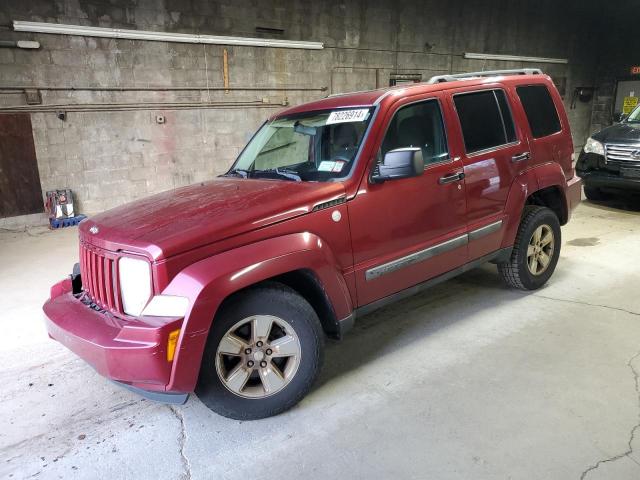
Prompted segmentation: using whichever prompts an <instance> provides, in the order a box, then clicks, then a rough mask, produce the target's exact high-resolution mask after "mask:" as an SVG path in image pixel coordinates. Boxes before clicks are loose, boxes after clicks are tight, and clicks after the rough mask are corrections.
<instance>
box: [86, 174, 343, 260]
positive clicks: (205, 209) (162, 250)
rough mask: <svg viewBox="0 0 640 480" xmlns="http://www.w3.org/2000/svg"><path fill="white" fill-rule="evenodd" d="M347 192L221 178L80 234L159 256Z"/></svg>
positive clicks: (101, 218) (118, 212)
mask: <svg viewBox="0 0 640 480" xmlns="http://www.w3.org/2000/svg"><path fill="white" fill-rule="evenodd" d="M344 194H345V191H344V187H343V186H342V184H341V183H316V182H291V181H283V180H262V179H260V180H257V179H241V178H217V179H215V180H212V181H209V182H206V183H200V184H197V185H190V186H188V187H182V188H178V189H175V190H169V191H166V192H163V193H160V194H157V195H153V196H151V197H147V198H144V199H141V200H136V201H134V202H131V203H127V204H125V205H122V206H120V207H117V208H114V209H112V210H108V211H106V212H104V213H101V214H99V215H96V216H94V217H92V218H90V219H88V220H85V221H83V222H82V223H81V224H80V236H81V238H82V239H83V240H84V241H85V242H87V243H90V244H92V245H95V246H97V247H100V248H104V249H107V250H111V251H117V250H131V251H140V252H144V253H146V254H148V255H149V256H151V257H152V258H153V259H154V260H158V259H161V258H167V257H170V256H172V255H175V254H178V253H181V252H183V251H186V250H191V249H194V248H198V247H201V246H203V245H207V244H210V243H213V242H216V241H219V240H223V239H225V238H228V237H231V236H234V235H238V234H241V233H245V232H248V231H251V230H255V229H258V228H261V227H265V226H267V225H270V224H273V223H276V222H281V221H283V220H287V219H289V218H293V217H296V216H299V215H304V214H305V213H308V212H310V211H311V210H312V209H313V207H314V206H315V205H317V204H318V203H322V202H325V201H328V200H332V199H334V198H337V197H340V196H343V195H344ZM93 227H96V228H93ZM96 230H97V231H96Z"/></svg>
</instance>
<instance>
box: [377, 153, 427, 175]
mask: <svg viewBox="0 0 640 480" xmlns="http://www.w3.org/2000/svg"><path fill="white" fill-rule="evenodd" d="M423 172H424V160H423V159H422V150H421V149H420V148H417V147H406V148H396V149H395V150H390V151H388V152H387V153H386V155H385V156H384V160H383V161H382V163H381V164H380V165H378V172H377V173H375V174H373V175H372V176H371V181H372V182H373V183H382V182H384V181H386V180H398V179H400V178H409V177H417V176H418V175H422V174H423Z"/></svg>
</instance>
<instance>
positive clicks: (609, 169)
mask: <svg viewBox="0 0 640 480" xmlns="http://www.w3.org/2000/svg"><path fill="white" fill-rule="evenodd" d="M625 167H626V168H640V165H638V164H637V163H635V162H634V163H630V164H628V165H627V164H625V163H623V162H609V163H607V162H606V161H605V159H604V157H603V156H602V155H596V154H595V153H584V151H583V152H582V153H581V154H580V157H579V158H578V163H577V164H576V174H577V175H578V176H580V177H581V178H582V181H583V182H584V184H585V185H586V186H587V187H595V188H604V189H607V188H610V189H615V190H632V191H640V178H629V177H624V176H622V173H621V169H622V168H625Z"/></svg>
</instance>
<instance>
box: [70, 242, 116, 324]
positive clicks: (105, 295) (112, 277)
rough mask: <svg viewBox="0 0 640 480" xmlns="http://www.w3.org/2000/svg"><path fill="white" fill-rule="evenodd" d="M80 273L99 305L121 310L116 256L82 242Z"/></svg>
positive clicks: (114, 310) (84, 284) (89, 293)
mask: <svg viewBox="0 0 640 480" xmlns="http://www.w3.org/2000/svg"><path fill="white" fill-rule="evenodd" d="M80 274H81V278H82V286H83V288H84V291H85V292H86V293H87V294H88V295H89V297H90V298H91V300H92V301H93V302H94V303H95V304H96V305H97V306H99V307H100V308H102V309H104V310H109V311H112V312H119V311H120V296H119V295H118V289H117V282H116V257H115V256H113V255H111V254H109V253H108V252H104V251H102V250H100V249H97V248H95V247H93V246H91V245H88V244H85V243H82V242H81V243H80Z"/></svg>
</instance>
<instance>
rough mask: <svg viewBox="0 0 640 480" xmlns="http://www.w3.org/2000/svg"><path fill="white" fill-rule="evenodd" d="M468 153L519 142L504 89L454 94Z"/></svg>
mask: <svg viewBox="0 0 640 480" xmlns="http://www.w3.org/2000/svg"><path fill="white" fill-rule="evenodd" d="M453 101H454V103H455V106H456V111H457V112H458V118H459V119H460V126H461V127H462V135H463V137H464V146H465V150H466V152H467V153H474V152H479V151H481V150H488V149H492V148H496V147H499V146H501V145H506V144H509V143H512V142H515V141H516V139H517V138H516V132H515V127H514V125H513V118H512V116H511V110H510V109H509V104H508V102H507V98H506V96H505V94H504V92H503V91H502V90H484V91H481V92H472V93H463V94H458V95H455V96H454V97H453Z"/></svg>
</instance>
